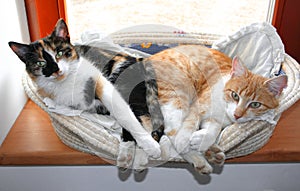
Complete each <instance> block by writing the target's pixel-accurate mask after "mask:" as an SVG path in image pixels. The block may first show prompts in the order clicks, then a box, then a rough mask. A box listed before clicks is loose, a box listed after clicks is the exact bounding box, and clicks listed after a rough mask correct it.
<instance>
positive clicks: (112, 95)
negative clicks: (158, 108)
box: [9, 19, 160, 158]
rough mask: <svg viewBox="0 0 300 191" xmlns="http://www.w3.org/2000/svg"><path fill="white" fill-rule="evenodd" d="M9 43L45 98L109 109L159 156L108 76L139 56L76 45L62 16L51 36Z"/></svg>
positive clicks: (85, 107)
mask: <svg viewBox="0 0 300 191" xmlns="http://www.w3.org/2000/svg"><path fill="white" fill-rule="evenodd" d="M9 46H10V48H11V49H12V50H13V52H14V53H16V55H17V56H18V57H19V58H20V60H21V61H22V62H24V63H25V65H26V71H27V73H28V74H29V76H30V77H31V79H32V80H33V81H34V82H35V83H36V84H37V87H38V92H39V93H40V95H41V96H42V97H44V98H45V97H48V98H51V99H52V100H53V101H54V102H55V103H56V104H58V105H65V106H68V107H71V108H74V109H79V110H86V111H91V112H98V113H107V112H110V114H112V116H114V117H115V118H116V120H117V121H118V122H119V124H120V125H121V126H122V127H124V128H125V129H126V130H128V131H129V132H130V134H131V135H132V136H133V138H134V139H135V141H136V143H137V145H138V146H140V147H141V148H142V149H143V150H144V151H145V152H146V153H147V154H148V155H149V156H151V157H154V158H157V157H159V156H160V146H159V144H158V143H157V142H156V141H155V140H154V139H153V138H152V137H151V135H150V134H149V133H148V132H147V131H146V130H145V129H144V128H143V127H142V125H141V124H140V123H139V121H138V120H137V119H136V117H135V116H134V114H133V112H132V111H131V109H130V107H129V106H128V104H127V103H126V102H125V101H124V99H123V98H122V96H121V95H120V93H119V92H118V91H117V90H116V88H115V87H114V86H113V85H112V83H111V82H109V81H108V79H107V77H108V74H110V73H111V70H112V68H113V66H118V64H117V63H125V65H131V64H132V63H136V62H137V61H138V60H137V59H136V58H133V57H129V56H127V55H122V54H120V53H114V52H112V51H108V50H100V49H97V48H95V47H90V46H83V45H82V46H80V45H78V46H73V45H72V44H71V43H70V37H69V32H68V28H67V25H66V23H65V22H64V20H62V19H60V20H59V21H58V22H57V24H56V26H55V28H54V30H53V32H52V33H51V34H50V35H49V36H47V37H45V38H42V39H40V40H38V41H36V42H33V43H30V44H28V45H27V44H21V43H17V42H9ZM115 69H116V68H114V70H115ZM117 69H120V70H122V68H119V67H117ZM101 71H102V72H101ZM106 108H107V109H106Z"/></svg>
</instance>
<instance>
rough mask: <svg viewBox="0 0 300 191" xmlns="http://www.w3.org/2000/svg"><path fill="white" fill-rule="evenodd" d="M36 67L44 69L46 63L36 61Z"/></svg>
mask: <svg viewBox="0 0 300 191" xmlns="http://www.w3.org/2000/svg"><path fill="white" fill-rule="evenodd" d="M36 65H38V66H39V67H45V66H46V62H44V61H38V62H37V63H36Z"/></svg>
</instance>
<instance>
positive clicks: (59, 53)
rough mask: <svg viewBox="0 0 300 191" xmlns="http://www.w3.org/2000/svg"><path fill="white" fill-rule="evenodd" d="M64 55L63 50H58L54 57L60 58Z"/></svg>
mask: <svg viewBox="0 0 300 191" xmlns="http://www.w3.org/2000/svg"><path fill="white" fill-rule="evenodd" d="M63 55H64V53H63V51H59V52H58V53H57V54H56V56H55V57H56V58H60V57H62V56H63Z"/></svg>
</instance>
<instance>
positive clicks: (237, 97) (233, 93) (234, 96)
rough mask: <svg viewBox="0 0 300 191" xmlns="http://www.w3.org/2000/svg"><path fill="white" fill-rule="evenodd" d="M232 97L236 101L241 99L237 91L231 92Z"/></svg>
mask: <svg viewBox="0 0 300 191" xmlns="http://www.w3.org/2000/svg"><path fill="white" fill-rule="evenodd" d="M231 97H232V99H233V100H234V101H239V100H240V97H239V95H238V94H237V93H235V92H231Z"/></svg>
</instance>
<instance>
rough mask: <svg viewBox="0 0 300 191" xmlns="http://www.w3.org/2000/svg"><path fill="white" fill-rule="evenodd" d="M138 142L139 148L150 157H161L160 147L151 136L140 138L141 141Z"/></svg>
mask: <svg viewBox="0 0 300 191" xmlns="http://www.w3.org/2000/svg"><path fill="white" fill-rule="evenodd" d="M136 141H137V144H138V146H139V147H141V148H142V149H143V150H144V151H145V152H146V153H147V154H148V156H150V157H152V158H154V159H157V158H159V157H160V155H161V150H160V145H159V144H158V142H156V141H155V140H154V139H153V138H152V137H151V135H147V136H144V137H139V140H136Z"/></svg>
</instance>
